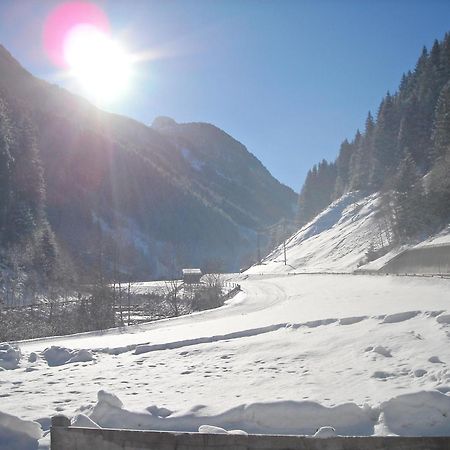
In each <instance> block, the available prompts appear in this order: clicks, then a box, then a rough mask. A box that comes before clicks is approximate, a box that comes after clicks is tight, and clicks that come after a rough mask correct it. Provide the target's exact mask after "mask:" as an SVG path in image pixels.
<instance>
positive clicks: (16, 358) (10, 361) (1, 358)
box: [0, 344, 21, 369]
mask: <svg viewBox="0 0 450 450" xmlns="http://www.w3.org/2000/svg"><path fill="white" fill-rule="evenodd" d="M20 356H21V354H20V349H19V348H18V347H13V346H12V345H9V344H0V367H2V368H3V369H16V368H17V367H18V365H19V362H20Z"/></svg>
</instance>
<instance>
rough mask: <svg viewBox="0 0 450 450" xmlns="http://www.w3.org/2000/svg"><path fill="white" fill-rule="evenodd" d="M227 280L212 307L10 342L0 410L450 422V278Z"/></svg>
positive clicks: (286, 421) (102, 417)
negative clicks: (15, 353)
mask: <svg viewBox="0 0 450 450" xmlns="http://www.w3.org/2000/svg"><path fill="white" fill-rule="evenodd" d="M238 282H239V283H240V284H241V286H242V287H243V289H244V292H243V293H241V294H239V295H238V296H237V297H235V298H234V299H232V300H230V301H229V302H228V303H227V305H226V306H224V307H223V308H219V309H217V310H213V311H208V312H204V313H199V314H194V315H191V316H185V317H180V318H177V319H173V320H172V319H171V320H165V321H161V322H155V323H152V324H146V325H139V326H133V327H130V328H127V329H116V330H110V331H108V332H104V333H99V332H95V333H84V334H80V335H74V336H70V337H61V338H51V339H38V340H34V341H28V342H21V343H18V346H19V347H20V349H21V355H22V357H21V359H20V360H19V362H18V367H17V368H15V369H10V370H3V371H1V372H0V411H2V412H3V413H6V414H13V415H14V416H18V417H20V418H21V419H25V420H27V421H37V422H38V423H39V424H41V426H42V429H43V430H46V429H48V427H49V424H50V418H51V416H52V415H54V414H56V413H63V414H66V415H68V416H69V417H71V418H74V423H76V424H78V425H83V424H84V425H83V426H101V427H116V426H118V427H129V428H138V429H139V428H140V429H160V430H186V431H197V430H198V429H199V427H200V426H202V425H209V426H215V427H219V428H223V429H225V430H236V429H238V430H239V429H240V430H243V431H245V432H252V433H253V432H258V433H286V434H308V435H313V434H315V433H316V431H317V430H318V429H319V428H320V427H327V426H328V427H333V428H334V429H335V432H336V433H337V434H341V435H346V434H351V435H353V434H361V435H372V434H401V435H425V434H429V435H438V434H448V433H450V422H449V419H448V417H450V397H449V396H448V395H447V393H448V392H450V370H449V366H448V364H449V363H450V349H449V345H448V344H449V339H450V308H449V303H450V280H445V279H428V278H413V277H412V278H409V277H408V278H403V277H387V276H362V275H358V276H355V275H298V276H292V275H290V276H285V275H281V276H276V277H275V276H250V277H248V276H246V275H243V276H242V275H241V276H239V281H238ZM12 348H14V347H12ZM99 392H100V394H99ZM108 392H110V393H112V394H108ZM417 410H418V411H422V413H420V414H418V413H417ZM91 422H92V423H91ZM325 430H327V429H325ZM325 430H324V431H323V433H325V434H326V433H327V432H328V431H327V432H326V431H325ZM320 434H321V433H319V436H320ZM0 442H2V440H1V439H0ZM41 443H43V444H42V445H43V446H44V445H45V441H42V440H41ZM1 445H2V444H0V448H1V449H2V450H3V448H2V447H1ZM4 448H9V447H4Z"/></svg>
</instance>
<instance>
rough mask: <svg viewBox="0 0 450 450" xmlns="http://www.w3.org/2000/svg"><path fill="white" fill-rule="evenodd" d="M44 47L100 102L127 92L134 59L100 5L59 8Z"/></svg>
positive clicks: (47, 30)
mask: <svg viewBox="0 0 450 450" xmlns="http://www.w3.org/2000/svg"><path fill="white" fill-rule="evenodd" d="M44 46H45V49H46V52H47V55H48V56H49V58H50V59H51V60H52V61H53V63H54V64H55V65H57V66H58V67H63V68H64V69H66V74H67V75H69V76H70V77H71V78H72V79H73V80H75V81H76V83H77V85H78V86H79V88H81V90H82V93H84V94H86V95H87V96H88V97H89V98H91V99H92V100H94V101H95V102H96V103H99V104H105V103H109V102H111V101H113V100H116V99H117V98H118V97H120V96H121V95H122V94H123V93H124V92H125V91H126V89H127V87H128V85H129V80H130V76H131V65H132V58H131V57H130V56H129V55H128V54H127V53H126V51H125V50H124V48H123V47H122V46H121V45H120V44H119V43H118V42H116V41H115V40H113V39H112V38H111V36H110V27H109V22H108V18H107V17H106V15H105V14H104V12H103V11H102V10H101V9H100V8H99V7H98V6H96V5H94V4H91V3H87V2H79V1H76V2H69V3H64V4H62V5H60V6H58V7H57V8H55V10H53V11H52V13H51V14H50V16H49V17H48V19H47V21H46V24H45V28H44Z"/></svg>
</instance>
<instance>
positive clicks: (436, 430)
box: [381, 391, 450, 436]
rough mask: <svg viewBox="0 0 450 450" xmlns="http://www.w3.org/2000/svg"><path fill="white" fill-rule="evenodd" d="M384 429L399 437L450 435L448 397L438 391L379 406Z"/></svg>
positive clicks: (407, 395)
mask: <svg viewBox="0 0 450 450" xmlns="http://www.w3.org/2000/svg"><path fill="white" fill-rule="evenodd" d="M381 408H382V410H383V412H384V417H383V420H384V425H385V426H386V428H387V429H389V430H390V431H391V432H392V433H394V434H398V435H401V436H448V435H450V397H448V396H447V395H445V394H442V393H440V392H437V391H422V392H417V393H414V394H405V395H399V396H398V397H395V398H393V399H391V400H389V401H387V402H384V403H383V404H382V405H381Z"/></svg>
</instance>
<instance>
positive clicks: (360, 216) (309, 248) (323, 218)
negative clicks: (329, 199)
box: [247, 192, 385, 274]
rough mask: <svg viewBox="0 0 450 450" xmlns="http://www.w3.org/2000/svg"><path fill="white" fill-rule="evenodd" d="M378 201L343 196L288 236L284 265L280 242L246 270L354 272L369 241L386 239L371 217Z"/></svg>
mask: <svg viewBox="0 0 450 450" xmlns="http://www.w3.org/2000/svg"><path fill="white" fill-rule="evenodd" d="M377 203H378V197H377V194H374V195H371V196H369V197H365V198H364V197H363V196H362V195H361V194H359V193H358V192H352V193H349V194H346V195H344V196H343V197H341V198H340V199H339V200H337V201H335V202H334V203H332V204H331V205H330V206H329V207H328V208H327V209H325V210H324V211H323V212H322V213H321V214H319V215H318V216H317V217H315V218H314V219H313V220H312V221H311V222H309V223H308V224H306V225H305V226H304V227H303V228H301V229H300V230H299V231H298V232H297V233H295V234H294V235H293V236H292V237H291V238H290V239H288V241H287V242H286V260H287V264H286V265H285V264H284V249H283V245H281V246H280V247H278V248H277V249H276V250H275V251H273V252H272V253H271V254H270V255H268V256H267V257H266V258H265V259H264V260H263V261H262V264H261V265H255V266H253V267H251V268H250V269H249V270H248V272H247V273H249V274H250V273H252V274H257V273H281V272H292V271H295V272H329V271H336V272H351V271H353V270H354V269H356V268H357V267H358V265H359V264H361V263H362V262H363V261H364V257H365V254H366V252H367V250H368V248H369V246H370V243H371V242H378V241H379V240H380V239H385V236H383V233H381V236H380V227H379V226H378V224H377V221H376V220H375V217H374V216H375V213H376V210H377Z"/></svg>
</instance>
